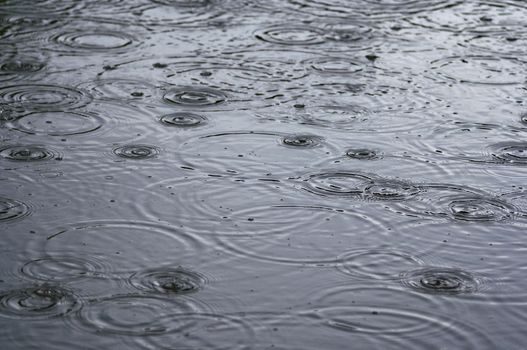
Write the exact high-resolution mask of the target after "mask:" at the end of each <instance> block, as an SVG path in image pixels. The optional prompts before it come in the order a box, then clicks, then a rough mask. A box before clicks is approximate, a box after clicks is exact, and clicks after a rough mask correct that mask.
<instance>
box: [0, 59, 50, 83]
mask: <svg viewBox="0 0 527 350" xmlns="http://www.w3.org/2000/svg"><path fill="white" fill-rule="evenodd" d="M44 67H45V64H44V63H42V62H37V61H29V60H27V61H26V60H11V61H8V62H5V63H4V64H2V65H0V81H9V80H14V79H20V78H21V77H27V76H30V75H31V74H34V73H36V72H39V71H41V70H43V69H44Z"/></svg>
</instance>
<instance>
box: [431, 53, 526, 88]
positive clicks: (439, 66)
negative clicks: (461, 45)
mask: <svg viewBox="0 0 527 350" xmlns="http://www.w3.org/2000/svg"><path fill="white" fill-rule="evenodd" d="M432 69H433V70H434V71H435V72H436V73H437V74H438V75H439V76H441V77H444V78H446V79H448V80H449V81H455V82H459V83H472V84H484V85H512V84H522V83H524V82H525V78H526V76H525V74H522V72H524V71H525V62H523V61H520V60H519V59H516V58H508V57H495V56H455V57H448V58H443V59H440V60H436V61H433V62H432Z"/></svg>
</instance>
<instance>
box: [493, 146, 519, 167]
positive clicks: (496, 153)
mask: <svg viewBox="0 0 527 350" xmlns="http://www.w3.org/2000/svg"><path fill="white" fill-rule="evenodd" d="M488 152H489V153H490V154H491V156H492V158H493V160H494V161H495V162H497V163H502V164H510V165H517V166H522V165H527V143H525V142H502V143H497V144H494V145H491V146H489V147H488Z"/></svg>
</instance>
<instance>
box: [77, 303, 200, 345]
mask: <svg viewBox="0 0 527 350" xmlns="http://www.w3.org/2000/svg"><path fill="white" fill-rule="evenodd" d="M193 309H194V305H192V303H191V302H189V300H186V299H174V298H173V299H164V298H158V297H154V296H143V295H117V296H111V297H108V298H103V299H99V300H95V301H94V302H92V303H90V304H88V305H86V306H85V307H84V308H82V309H81V310H80V312H79V313H78V319H77V320H76V321H78V322H79V325H80V326H81V327H83V328H86V329H89V330H91V331H93V332H96V333H99V334H117V335H125V336H136V337H137V336H139V337H145V336H159V335H162V334H166V333H171V332H175V331H183V330H185V329H187V327H191V326H192V323H190V322H184V321H179V320H178V319H177V318H176V317H177V316H174V317H171V315H177V314H178V313H185V312H191V311H194V310H193ZM182 323H183V324H182Z"/></svg>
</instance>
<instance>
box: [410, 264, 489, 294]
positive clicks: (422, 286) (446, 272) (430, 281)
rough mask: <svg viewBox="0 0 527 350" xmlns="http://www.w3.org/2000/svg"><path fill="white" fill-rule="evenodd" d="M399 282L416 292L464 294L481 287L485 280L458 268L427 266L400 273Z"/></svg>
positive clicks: (474, 291) (473, 291)
mask: <svg viewBox="0 0 527 350" xmlns="http://www.w3.org/2000/svg"><path fill="white" fill-rule="evenodd" d="M401 283H402V284H403V285H404V286H407V287H410V288H412V289H414V290H416V291H418V292H424V293H433V294H466V293H476V292H477V291H478V290H480V289H482V288H483V287H484V284H485V280H484V279H482V278H478V277H476V276H474V275H472V274H471V273H469V272H466V271H463V270H460V269H455V268H445V267H427V268H422V269H419V270H413V271H409V272H405V273H402V274H401Z"/></svg>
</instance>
